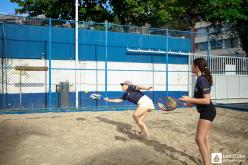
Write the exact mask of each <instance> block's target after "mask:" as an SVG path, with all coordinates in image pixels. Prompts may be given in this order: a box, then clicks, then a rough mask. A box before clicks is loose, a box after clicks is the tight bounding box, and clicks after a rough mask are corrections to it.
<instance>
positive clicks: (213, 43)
mask: <svg viewBox="0 0 248 165" xmlns="http://www.w3.org/2000/svg"><path fill="white" fill-rule="evenodd" d="M221 48H222V40H212V41H211V49H221Z"/></svg>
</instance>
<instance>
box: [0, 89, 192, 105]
mask: <svg viewBox="0 0 248 165" xmlns="http://www.w3.org/2000/svg"><path fill="white" fill-rule="evenodd" d="M90 94H92V92H89V93H87V94H86V93H84V92H80V93H79V98H80V102H79V106H80V107H85V106H104V105H105V102H104V101H103V100H99V101H95V100H91V99H89V96H90ZM99 94H102V95H104V92H99ZM144 94H146V95H147V96H149V97H150V98H151V99H152V100H153V101H154V103H155V104H156V102H157V100H158V99H159V98H160V97H162V96H165V91H153V92H144ZM187 94H188V92H184V91H181V92H180V91H169V95H170V96H174V97H176V98H179V97H181V96H182V95H187ZM122 95H123V92H120V91H118V92H117V91H116V92H108V96H109V97H110V98H120V96H122ZM19 96H20V95H19V94H0V97H3V98H4V99H5V100H4V102H5V104H4V105H3V104H2V103H3V102H0V103H1V104H0V109H18V108H20V104H19V103H20V97H19ZM69 99H70V100H69V101H70V105H69V106H70V107H75V93H73V92H71V93H70V94H69ZM1 101H3V100H1ZM108 105H109V106H117V105H121V106H123V105H134V104H132V103H130V102H127V101H124V102H122V103H118V104H117V103H109V104H108ZM22 106H23V107H24V108H25V109H33V108H36V109H37V108H47V107H48V94H47V93H24V94H22ZM52 108H60V107H59V94H58V93H52Z"/></svg>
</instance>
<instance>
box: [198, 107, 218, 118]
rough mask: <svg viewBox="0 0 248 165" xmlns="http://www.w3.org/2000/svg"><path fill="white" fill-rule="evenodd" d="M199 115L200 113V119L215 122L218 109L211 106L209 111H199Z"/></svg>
mask: <svg viewBox="0 0 248 165" xmlns="http://www.w3.org/2000/svg"><path fill="white" fill-rule="evenodd" d="M199 113H200V119H205V120H209V121H213V120H214V118H215V116H216V109H215V107H214V105H211V106H209V107H208V108H207V109H204V110H201V111H199Z"/></svg>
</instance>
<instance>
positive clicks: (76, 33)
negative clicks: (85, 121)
mask: <svg viewBox="0 0 248 165" xmlns="http://www.w3.org/2000/svg"><path fill="white" fill-rule="evenodd" d="M75 68H76V69H75V92H76V108H78V82H77V70H78V0H75Z"/></svg>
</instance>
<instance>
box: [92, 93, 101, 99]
mask: <svg viewBox="0 0 248 165" xmlns="http://www.w3.org/2000/svg"><path fill="white" fill-rule="evenodd" d="M102 98H103V97H102V95H100V94H96V93H94V94H91V95H90V99H92V100H100V99H102Z"/></svg>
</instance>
